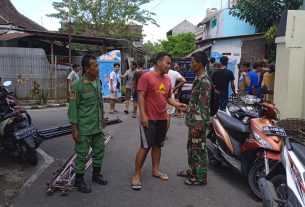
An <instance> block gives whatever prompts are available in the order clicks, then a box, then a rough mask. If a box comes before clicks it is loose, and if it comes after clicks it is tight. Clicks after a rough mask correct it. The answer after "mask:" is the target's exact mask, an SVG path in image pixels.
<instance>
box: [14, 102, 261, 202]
mask: <svg viewBox="0 0 305 207" xmlns="http://www.w3.org/2000/svg"><path fill="white" fill-rule="evenodd" d="M107 107H108V105H107V104H106V108H107ZM117 108H118V110H119V111H121V112H120V113H118V114H117V115H115V116H109V117H110V118H114V117H116V116H118V117H119V118H121V119H122V121H123V122H122V123H120V124H117V125H112V126H109V127H107V128H106V130H105V132H106V133H108V134H110V135H112V137H113V138H112V140H111V141H110V143H109V144H108V145H107V148H106V152H105V157H104V163H103V169H102V172H103V175H104V176H106V177H107V178H108V180H109V184H108V185H107V186H99V185H98V184H95V183H92V182H91V169H89V170H88V171H87V173H86V176H85V177H86V181H87V183H88V184H90V185H91V187H92V190H93V191H92V193H90V194H82V193H79V192H76V191H74V192H71V193H69V194H68V195H67V196H60V194H56V193H55V194H54V195H51V196H50V195H47V194H46V182H47V181H48V180H50V179H51V177H52V173H53V172H54V171H56V169H57V168H58V167H59V166H60V165H61V164H62V163H63V162H64V161H65V159H67V158H68V157H69V156H70V155H71V154H72V153H73V141H72V138H71V135H67V136H61V137H57V138H53V139H50V140H46V141H44V142H43V143H42V145H41V149H42V150H43V151H44V152H46V153H47V154H48V155H49V156H51V157H52V158H54V159H55V161H54V162H53V163H52V164H51V165H50V166H49V167H48V168H47V169H45V170H44V171H43V172H42V174H41V175H39V177H38V178H37V179H36V180H35V181H34V182H33V183H32V184H31V185H30V187H25V188H24V189H23V191H22V192H21V193H19V195H18V196H17V198H16V199H15V201H14V202H13V204H12V206H15V207H27V206H28V207H36V206H37V207H51V206H56V207H61V206H65V207H69V206H73V207H77V206H88V207H91V206H92V207H93V206H107V207H108V206H111V207H112V206H124V207H125V206H126V207H128V206H132V207H136V206H147V207H151V206H158V207H159V206H162V207H163V206H175V207H177V206H178V207H180V206H181V207H197V206H198V207H199V206H205V207H218V206H219V207H220V206H222V207H225V206H227V207H232V206H247V207H257V206H261V203H260V202H259V201H258V200H257V199H256V198H255V196H254V195H253V194H252V192H251V190H250V188H249V186H248V184H247V179H246V178H243V177H241V176H240V175H239V174H238V173H236V172H233V171H232V170H230V169H228V168H227V167H226V166H221V167H219V168H213V167H209V171H208V184H207V185H206V186H195V187H188V186H186V185H184V178H180V177H177V176H176V172H177V171H179V170H182V169H185V168H186V166H187V159H186V138H187V128H186V127H185V125H184V120H183V119H179V118H175V117H174V118H172V125H171V128H170V131H169V134H168V135H169V139H168V140H167V141H166V142H165V147H164V148H163V151H162V158H161V170H162V171H163V172H166V173H167V174H168V175H169V180H168V181H162V180H159V179H157V178H154V177H152V176H151V159H150V156H148V157H147V160H146V162H145V164H144V166H143V169H142V190H141V191H133V190H132V189H131V178H132V175H133V169H134V158H135V154H136V151H137V149H138V147H139V144H140V139H139V130H138V129H139V120H138V119H135V118H131V115H130V114H129V115H125V114H124V113H122V111H123V107H122V105H119V106H118V107H117ZM66 111H67V109H66V108H58V109H49V110H33V111H30V114H31V116H32V118H33V123H34V125H35V126H36V127H37V128H39V129H42V128H48V127H55V126H58V125H64V124H67V118H66ZM43 164H44V159H43V157H41V156H40V162H39V166H37V167H34V168H33V167H30V166H24V168H25V173H26V175H27V176H26V177H30V176H31V175H32V174H33V173H35V172H36V171H37V170H39V169H40V166H42V165H43Z"/></svg>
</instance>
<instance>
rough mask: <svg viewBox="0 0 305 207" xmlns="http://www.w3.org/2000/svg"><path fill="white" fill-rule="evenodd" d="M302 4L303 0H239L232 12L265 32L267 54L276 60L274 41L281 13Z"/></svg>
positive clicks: (298, 7) (271, 59) (272, 59)
mask: <svg viewBox="0 0 305 207" xmlns="http://www.w3.org/2000/svg"><path fill="white" fill-rule="evenodd" d="M302 5H303V0H239V1H238V3H237V5H236V6H235V7H233V9H231V10H230V14H231V15H232V16H235V17H238V18H239V19H240V20H244V21H245V22H247V23H249V24H250V25H254V26H256V28H257V30H258V32H265V35H264V39H265V42H266V44H267V56H268V58H269V60H270V61H274V60H275V48H276V47H275V44H274V42H275V38H276V34H277V27H278V23H279V21H280V18H281V14H282V12H283V11H285V10H289V9H290V10H296V9H300V8H301V6H302Z"/></svg>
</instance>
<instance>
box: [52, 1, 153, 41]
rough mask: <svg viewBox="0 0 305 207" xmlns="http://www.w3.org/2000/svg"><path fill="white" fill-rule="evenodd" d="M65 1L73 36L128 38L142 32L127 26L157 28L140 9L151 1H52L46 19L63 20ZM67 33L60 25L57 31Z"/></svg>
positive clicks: (66, 15)
mask: <svg viewBox="0 0 305 207" xmlns="http://www.w3.org/2000/svg"><path fill="white" fill-rule="evenodd" d="M69 1H71V18H72V19H73V20H74V22H73V24H72V31H73V34H80V35H92V36H105V37H112V38H126V39H132V38H135V37H134V36H135V35H136V34H139V35H140V36H141V35H142V34H141V33H142V31H141V28H140V31H139V28H135V27H132V26H130V25H133V26H135V24H140V25H147V23H148V22H151V23H152V24H155V25H157V23H156V21H155V20H154V19H153V18H152V17H153V16H154V15H155V14H154V13H153V12H150V11H148V10H143V9H141V8H140V7H141V6H142V5H144V4H147V3H149V2H150V1H151V0H94V1H92V0H62V1H60V2H53V7H54V9H55V10H56V11H57V12H56V13H52V14H48V15H47V16H49V17H54V18H58V19H61V20H67V19H68V16H69V12H68V11H69ZM157 26H158V25H157ZM67 30H68V27H67V25H63V26H62V28H61V32H67ZM134 30H136V31H134ZM136 38H141V37H136Z"/></svg>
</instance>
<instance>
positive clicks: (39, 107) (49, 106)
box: [23, 103, 69, 110]
mask: <svg viewBox="0 0 305 207" xmlns="http://www.w3.org/2000/svg"><path fill="white" fill-rule="evenodd" d="M67 106H69V104H68V103H61V104H58V103H57V104H48V105H45V106H40V105H36V106H24V107H23V108H25V109H26V110H29V109H45V108H57V107H67Z"/></svg>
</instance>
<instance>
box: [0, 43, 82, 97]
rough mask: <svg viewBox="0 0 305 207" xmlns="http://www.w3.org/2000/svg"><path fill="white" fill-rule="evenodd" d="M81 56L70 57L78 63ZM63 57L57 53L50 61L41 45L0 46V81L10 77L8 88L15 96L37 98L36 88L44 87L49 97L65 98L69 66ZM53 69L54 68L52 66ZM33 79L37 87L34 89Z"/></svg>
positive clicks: (42, 88) (41, 88)
mask: <svg viewBox="0 0 305 207" xmlns="http://www.w3.org/2000/svg"><path fill="white" fill-rule="evenodd" d="M80 58H81V57H73V58H72V62H76V63H79V62H80ZM64 59H67V58H66V57H62V56H61V57H56V56H55V59H54V60H55V61H54V63H55V64H54V65H55V66H52V65H51V61H50V60H51V57H50V56H49V57H47V56H46V54H45V52H44V50H43V49H36V48H9V47H0V78H1V83H2V82H3V81H5V80H11V81H12V85H11V86H10V87H9V88H8V89H9V90H10V91H13V92H14V93H15V94H16V97H17V99H18V100H37V99H39V97H38V94H37V92H38V91H41V90H43V91H45V92H46V91H47V92H48V99H55V100H60V99H65V98H66V97H67V76H68V74H69V72H70V67H68V66H66V65H62V64H56V62H62V60H64ZM55 69H56V70H55ZM34 83H37V85H36V86H39V88H38V89H39V90H38V91H37V90H34V89H35V87H34Z"/></svg>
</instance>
